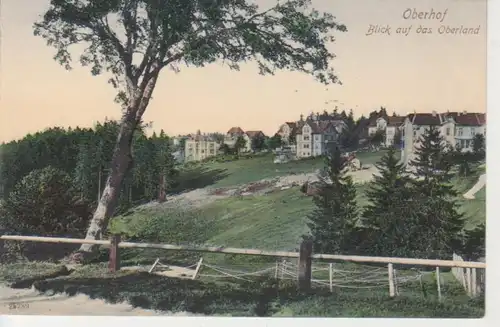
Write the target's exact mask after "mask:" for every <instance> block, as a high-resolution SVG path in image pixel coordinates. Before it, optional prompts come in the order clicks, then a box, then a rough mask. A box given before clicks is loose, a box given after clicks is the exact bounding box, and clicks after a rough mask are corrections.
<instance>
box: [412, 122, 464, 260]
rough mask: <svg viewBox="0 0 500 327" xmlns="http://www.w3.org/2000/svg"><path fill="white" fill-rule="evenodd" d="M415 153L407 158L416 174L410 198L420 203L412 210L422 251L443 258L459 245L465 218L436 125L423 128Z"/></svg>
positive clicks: (450, 164) (446, 152)
mask: <svg viewBox="0 0 500 327" xmlns="http://www.w3.org/2000/svg"><path fill="white" fill-rule="evenodd" d="M415 154H416V156H415V159H414V160H412V161H411V162H410V165H412V166H413V167H415V177H416V178H415V179H414V180H413V184H414V186H415V194H414V195H413V198H415V199H419V201H420V202H421V203H420V208H418V211H417V212H416V213H415V212H412V214H417V215H418V219H419V226H421V227H420V228H421V229H422V231H421V233H420V234H421V240H425V243H426V246H427V248H426V249H425V251H424V252H423V253H422V255H426V256H427V257H441V258H447V257H449V256H450V255H451V254H452V252H453V251H455V250H457V249H458V248H459V247H460V233H461V232H462V230H463V228H464V224H465V222H464V219H463V214H462V213H460V211H459V205H458V203H457V195H458V193H457V191H456V190H455V189H454V187H453V185H452V183H451V179H452V178H453V175H452V173H451V172H450V171H451V168H452V166H453V163H452V161H451V160H450V155H449V153H448V151H447V146H446V143H445V142H444V139H443V138H442V136H441V135H440V132H439V130H438V129H436V128H430V129H429V130H427V131H425V133H424V134H423V135H422V137H421V142H420V146H419V147H418V148H417V149H416V153H415Z"/></svg>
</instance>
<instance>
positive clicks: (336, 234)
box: [307, 147, 358, 253]
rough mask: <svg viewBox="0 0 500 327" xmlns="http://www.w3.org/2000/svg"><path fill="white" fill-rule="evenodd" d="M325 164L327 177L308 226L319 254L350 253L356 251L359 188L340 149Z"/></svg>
mask: <svg viewBox="0 0 500 327" xmlns="http://www.w3.org/2000/svg"><path fill="white" fill-rule="evenodd" d="M325 161H326V162H325V163H326V169H325V175H326V176H324V177H323V176H321V177H320V182H319V183H320V185H319V192H318V194H317V195H315V196H314V199H313V201H314V204H315V205H316V207H315V209H314V210H313V211H312V212H311V214H310V215H309V216H308V223H307V226H308V227H309V230H310V234H311V235H310V237H312V239H313V244H314V251H315V252H318V253H339V252H349V251H351V250H352V249H353V248H354V245H353V244H352V238H351V237H352V235H353V233H354V232H355V230H356V224H357V220H358V210H357V203H356V188H355V187H354V184H353V181H352V178H351V177H350V176H347V175H346V167H347V161H346V160H345V158H343V157H342V154H341V152H340V150H339V148H338V147H337V148H335V149H334V151H333V153H332V154H331V155H330V156H329V157H327V158H326V159H325ZM307 237H309V236H307Z"/></svg>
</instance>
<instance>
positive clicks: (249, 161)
mask: <svg viewBox="0 0 500 327" xmlns="http://www.w3.org/2000/svg"><path fill="white" fill-rule="evenodd" d="M384 153H385V152H384V151H379V152H360V153H358V154H357V157H358V159H359V160H360V161H361V164H363V165H365V164H374V163H375V162H377V161H378V160H379V159H380V158H381V157H382V155H383V154H384ZM273 159H274V156H273V155H272V154H266V155H259V156H255V157H253V158H242V159H240V160H235V161H230V162H208V163H199V164H193V165H189V166H188V167H186V168H184V169H183V170H182V171H181V179H193V176H197V175H200V174H209V173H210V172H217V174H216V175H217V176H216V177H214V178H213V182H212V183H208V182H207V184H206V185H203V186H208V185H211V186H213V187H228V186H236V185H241V184H246V183H249V182H254V181H259V180H262V179H266V178H272V177H278V176H284V175H290V174H300V173H312V172H314V171H316V170H317V169H319V168H323V167H324V159H323V158H310V159H303V160H296V161H291V162H288V163H284V164H275V163H273Z"/></svg>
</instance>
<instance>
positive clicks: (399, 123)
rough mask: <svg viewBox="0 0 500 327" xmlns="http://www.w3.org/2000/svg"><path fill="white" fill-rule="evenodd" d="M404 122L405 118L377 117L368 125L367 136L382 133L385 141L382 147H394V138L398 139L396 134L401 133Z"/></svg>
mask: <svg viewBox="0 0 500 327" xmlns="http://www.w3.org/2000/svg"><path fill="white" fill-rule="evenodd" d="M404 120H405V117H401V116H384V117H378V118H377V119H374V120H372V121H370V123H369V124H368V135H369V136H373V135H374V134H375V133H377V131H384V132H385V139H384V141H383V145H385V146H391V145H394V144H395V142H394V141H395V137H398V136H397V135H398V132H401V131H402V129H403V124H404Z"/></svg>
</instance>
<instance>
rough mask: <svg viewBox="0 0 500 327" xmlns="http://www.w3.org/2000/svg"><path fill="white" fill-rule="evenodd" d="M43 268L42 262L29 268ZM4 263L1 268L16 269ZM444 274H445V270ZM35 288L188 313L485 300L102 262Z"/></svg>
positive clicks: (480, 310)
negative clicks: (194, 276) (305, 288)
mask: <svg viewBox="0 0 500 327" xmlns="http://www.w3.org/2000/svg"><path fill="white" fill-rule="evenodd" d="M39 267H44V268H45V269H48V268H47V267H46V266H44V264H43V263H36V264H32V266H31V268H33V269H39ZM18 268H19V267H18V266H15V267H14V266H13V265H5V266H4V269H5V270H13V269H18ZM443 275H444V276H443V277H445V276H446V275H445V274H443ZM33 286H34V287H35V288H36V289H37V290H39V291H42V292H44V291H48V290H51V291H54V292H56V293H66V294H68V295H75V294H78V293H82V294H86V295H88V296H89V297H90V298H101V299H104V300H105V301H107V302H108V303H119V302H123V301H127V302H129V303H130V304H132V305H133V306H137V307H142V308H146V309H155V310H162V311H174V312H176V311H188V312H192V313H199V314H205V315H223V316H278V317H279V316H281V317H283V316H304V317H315V316H316V317H436V318H445V317H450V318H451V317H454V318H459V317H468V318H472V317H474V318H480V317H482V316H483V315H484V299H483V298H478V299H469V298H468V297H466V296H464V295H463V291H462V290H461V289H460V288H459V287H458V286H457V283H456V282H453V280H452V279H449V280H448V279H446V278H445V283H444V284H443V288H442V290H443V301H442V302H438V301H437V296H436V290H435V285H434V282H433V278H432V275H427V276H426V278H425V279H424V287H425V289H426V291H425V293H424V292H422V291H421V288H420V285H419V284H418V283H412V284H405V285H401V287H400V295H399V296H397V297H395V298H390V297H389V296H388V290H387V288H385V287H383V288H379V289H375V290H349V289H338V288H336V289H334V292H333V293H330V292H329V290H328V289H327V288H313V289H312V290H311V292H308V293H301V292H298V291H297V287H296V284H295V282H293V281H276V280H273V279H265V278H255V279H253V280H250V281H238V280H232V281H229V282H218V281H215V282H210V281H200V280H194V281H193V280H185V279H184V280H183V279H175V278H167V277H161V276H158V275H154V274H148V273H144V272H131V271H119V272H117V273H114V274H112V273H109V272H107V267H106V264H104V263H100V264H91V265H88V266H85V267H83V268H80V269H78V270H76V271H75V272H73V273H72V274H71V275H69V276H60V277H55V278H50V279H46V280H40V281H36V282H34V283H33Z"/></svg>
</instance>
